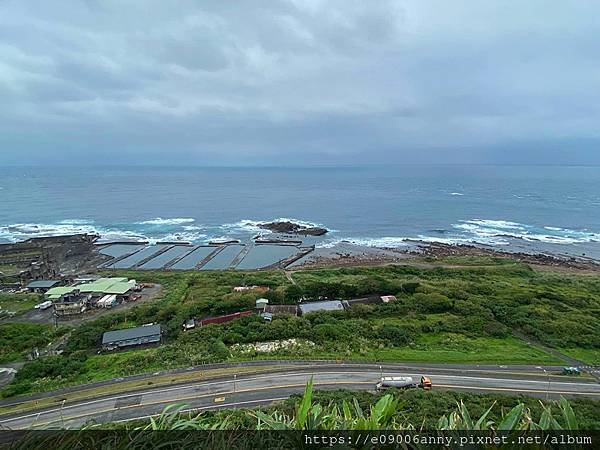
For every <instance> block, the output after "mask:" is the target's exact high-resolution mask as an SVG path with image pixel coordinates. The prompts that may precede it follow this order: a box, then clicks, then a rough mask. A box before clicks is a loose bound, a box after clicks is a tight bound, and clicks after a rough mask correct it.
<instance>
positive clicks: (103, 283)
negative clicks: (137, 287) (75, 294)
mask: <svg viewBox="0 0 600 450" xmlns="http://www.w3.org/2000/svg"><path fill="white" fill-rule="evenodd" d="M124 282H127V278H124V277H114V278H99V279H97V280H96V281H92V282H91V283H85V284H80V285H78V286H77V288H78V289H79V290H80V291H81V292H102V293H106V294H117V293H118V292H109V290H110V288H111V287H112V286H114V285H115V284H117V283H124ZM127 290H129V289H127ZM127 290H126V291H125V292H127Z"/></svg>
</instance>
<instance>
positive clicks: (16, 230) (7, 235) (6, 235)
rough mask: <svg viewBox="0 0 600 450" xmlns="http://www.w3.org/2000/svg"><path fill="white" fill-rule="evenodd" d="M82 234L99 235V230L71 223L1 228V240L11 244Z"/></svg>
mask: <svg viewBox="0 0 600 450" xmlns="http://www.w3.org/2000/svg"><path fill="white" fill-rule="evenodd" d="M80 233H89V234H98V230H97V229H96V228H95V227H94V226H92V225H84V224H79V225H78V224H69V223H57V224H43V223H16V224H12V225H6V226H1V227H0V238H2V239H4V240H7V241H9V242H18V241H23V240H26V239H29V238H35V237H48V236H65V235H69V234H80Z"/></svg>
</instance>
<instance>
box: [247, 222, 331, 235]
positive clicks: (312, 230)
mask: <svg viewBox="0 0 600 450" xmlns="http://www.w3.org/2000/svg"><path fill="white" fill-rule="evenodd" d="M258 227H259V228H262V229H263V230H269V231H272V232H274V233H281V234H296V235H300V236H323V235H324V234H326V233H327V232H328V231H329V230H327V229H326V228H321V227H316V226H308V225H301V224H298V223H294V222H290V221H276V222H264V223H259V224H258Z"/></svg>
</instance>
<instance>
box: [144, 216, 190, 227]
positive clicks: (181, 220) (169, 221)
mask: <svg viewBox="0 0 600 450" xmlns="http://www.w3.org/2000/svg"><path fill="white" fill-rule="evenodd" d="M194 221H195V220H194V219H192V218H185V217H183V218H182V217H176V218H174V219H163V218H162V217H156V218H154V219H150V220H144V221H142V222H136V224H138V225H181V224H184V223H192V222H194Z"/></svg>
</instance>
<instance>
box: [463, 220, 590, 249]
mask: <svg viewBox="0 0 600 450" xmlns="http://www.w3.org/2000/svg"><path fill="white" fill-rule="evenodd" d="M453 228H454V229H456V230H460V231H461V232H462V233H464V234H465V235H467V236H471V237H472V238H473V239H475V240H481V239H483V240H488V241H490V240H494V238H500V239H501V240H506V239H520V240H524V241H528V242H543V243H548V244H563V245H567V244H576V243H589V242H600V234H598V233H594V232H590V231H588V230H571V229H568V228H559V227H552V226H545V227H536V226H534V225H527V224H522V223H518V222H510V221H505V220H487V219H472V220H464V221H461V223H458V224H454V225H453ZM507 243H508V242H507ZM500 245H502V244H500Z"/></svg>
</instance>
